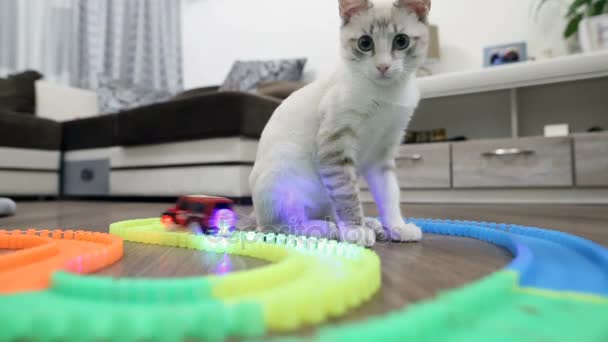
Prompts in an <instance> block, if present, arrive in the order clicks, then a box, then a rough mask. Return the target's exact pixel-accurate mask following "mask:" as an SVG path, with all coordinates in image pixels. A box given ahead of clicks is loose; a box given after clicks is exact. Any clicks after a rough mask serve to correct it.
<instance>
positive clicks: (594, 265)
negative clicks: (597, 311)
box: [407, 219, 608, 296]
mask: <svg viewBox="0 0 608 342" xmlns="http://www.w3.org/2000/svg"><path fill="white" fill-rule="evenodd" d="M407 221H408V222H412V223H415V224H416V225H418V226H419V227H421V228H422V230H423V231H424V232H425V233H428V234H440V235H452V236H462V237H469V238H474V239H478V240H481V241H486V242H489V243H492V244H495V245H498V246H501V247H503V248H505V249H507V250H508V251H509V252H510V253H511V254H513V255H514V257H515V258H514V260H513V261H512V262H511V264H510V265H509V266H508V269H510V270H513V271H516V272H518V273H519V275H520V277H519V282H520V283H519V285H520V286H521V287H527V288H535V289H543V290H552V291H559V292H572V293H581V294H591V295H599V296H608V249H606V248H605V247H603V246H601V245H598V244H596V243H594V242H592V241H589V240H586V239H583V238H580V237H578V236H574V235H570V234H566V233H563V232H558V231H551V230H546V229H540V228H535V227H523V226H515V225H507V224H498V223H486V222H483V223H481V222H470V221H467V222H463V221H441V220H427V219H407Z"/></svg>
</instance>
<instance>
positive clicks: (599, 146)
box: [574, 133, 608, 186]
mask: <svg viewBox="0 0 608 342" xmlns="http://www.w3.org/2000/svg"><path fill="white" fill-rule="evenodd" d="M574 158H575V169H576V171H575V174H576V185H578V186H608V133H602V134H585V135H576V136H574Z"/></svg>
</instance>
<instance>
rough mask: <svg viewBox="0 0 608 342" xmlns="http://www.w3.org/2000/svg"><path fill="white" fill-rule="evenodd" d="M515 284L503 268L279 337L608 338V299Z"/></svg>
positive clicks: (465, 341) (467, 341)
mask: <svg viewBox="0 0 608 342" xmlns="http://www.w3.org/2000/svg"><path fill="white" fill-rule="evenodd" d="M516 284H517V274H516V273H514V272H510V271H501V272H497V273H495V274H493V275H491V276H489V277H488V278H486V279H484V280H482V281H479V282H477V283H473V284H471V285H468V286H467V287H464V288H462V289H459V290H453V291H449V292H446V293H444V294H442V295H440V296H439V297H438V298H436V299H435V300H433V301H429V302H424V303H421V304H415V305H411V306H410V307H408V308H407V309H405V310H401V311H396V312H394V313H392V314H389V315H386V316H383V317H379V318H374V319H370V320H368V321H364V322H358V323H355V324H346V325H342V326H338V327H330V328H325V329H321V330H320V331H319V332H318V334H317V335H316V336H315V337H313V338H310V339H306V338H301V339H294V338H285V339H277V340H278V341H284V342H288V341H311V340H312V341H321V342H329V341H332V342H333V341H429V342H430V341H462V342H476V341H479V342H487V341H513V342H516V341H517V342H519V341H589V342H594V341H597V342H605V341H608V300H606V301H604V300H601V299H598V300H597V301H592V300H589V301H585V300H581V299H579V298H570V297H560V296H559V295H556V296H552V295H550V294H548V295H539V294H531V293H527V292H524V291H523V290H522V289H520V288H519V287H518V286H517V285H516ZM583 318H584V319H583Z"/></svg>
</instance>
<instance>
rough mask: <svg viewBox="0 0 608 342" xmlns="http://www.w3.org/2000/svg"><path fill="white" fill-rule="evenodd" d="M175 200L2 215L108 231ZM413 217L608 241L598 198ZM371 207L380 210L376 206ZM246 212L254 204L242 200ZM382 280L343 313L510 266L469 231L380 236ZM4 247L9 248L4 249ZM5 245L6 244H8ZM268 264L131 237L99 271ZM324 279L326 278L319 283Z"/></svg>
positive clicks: (59, 205)
mask: <svg viewBox="0 0 608 342" xmlns="http://www.w3.org/2000/svg"><path fill="white" fill-rule="evenodd" d="M169 205H170V204H168V203H165V204H163V203H108V202H26V203H19V212H18V214H17V215H16V216H14V217H10V218H0V227H2V228H5V229H6V228H8V229H23V228H30V227H34V228H48V229H54V228H62V229H85V230H93V231H102V232H106V231H107V230H108V225H109V224H110V223H112V222H116V221H120V220H125V219H135V218H147V217H156V216H159V214H160V213H161V211H162V210H164V209H166V208H167V207H168V206H169ZM404 210H405V214H406V215H407V216H410V217H433V218H450V219H462V220H476V221H489V222H509V223H514V224H520V225H530V226H538V227H546V228H552V229H557V230H562V231H566V232H571V233H574V234H577V235H580V236H583V237H586V238H589V239H591V240H594V241H596V242H599V243H601V244H604V245H608V207H597V206H595V207H592V206H580V207H578V206H530V205H526V206H498V205H488V206H479V205H476V206H464V205H457V206H448V205H423V206H419V205H412V206H405V208H404ZM366 211H367V214H368V215H375V214H376V213H375V210H374V209H373V208H372V207H367V208H366ZM238 212H239V214H240V216H243V217H245V216H247V215H248V214H249V213H250V212H251V208H250V207H239V208H238ZM374 249H375V250H376V252H377V253H378V254H379V255H380V257H381V259H382V266H383V286H382V289H381V291H380V293H379V294H378V295H376V296H375V297H374V298H373V299H372V300H371V302H369V303H367V304H365V305H364V306H362V307H361V308H359V309H358V310H355V311H354V312H353V313H351V314H350V315H348V316H347V317H345V318H344V319H341V320H340V321H349V320H357V319H361V318H366V317H369V316H371V315H378V314H384V313H387V312H389V311H392V310H394V309H398V308H402V307H404V306H405V305H407V304H408V303H412V302H416V301H420V300H423V299H428V298H431V297H433V296H434V295H436V294H437V293H439V292H440V291H443V290H447V289H450V288H454V287H458V286H462V285H464V284H466V283H469V282H471V281H474V280H476V279H479V278H481V277H483V276H485V275H487V274H489V273H491V272H493V271H496V270H498V269H500V268H502V267H503V266H505V265H506V264H507V263H509V261H510V260H511V256H510V255H509V253H507V252H506V251H505V250H503V249H501V248H498V247H495V246H493V245H489V244H486V243H482V242H479V241H476V240H471V239H464V238H451V237H443V236H433V235H427V236H425V238H424V240H423V241H422V242H421V243H417V244H381V245H377V246H376V247H375V248H374ZM0 253H3V252H1V251H0ZM4 253H6V251H5V252H4ZM262 265H264V262H262V261H259V260H254V259H250V258H242V257H231V256H227V255H216V254H208V253H201V252H197V251H190V250H183V249H176V248H165V247H156V246H148V245H142V244H135V243H126V245H125V257H124V259H123V260H122V261H120V262H119V263H117V264H116V265H114V266H112V267H110V268H108V269H106V270H104V271H102V272H100V274H102V275H107V276H115V277H118V276H120V277H146V278H154V277H188V276H197V275H204V274H217V273H224V272H232V271H237V270H242V269H249V268H254V267H259V266H262ZM320 286H322V284H320Z"/></svg>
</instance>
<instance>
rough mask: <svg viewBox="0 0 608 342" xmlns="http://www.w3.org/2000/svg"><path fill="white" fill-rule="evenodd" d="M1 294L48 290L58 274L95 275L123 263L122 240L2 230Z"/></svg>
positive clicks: (96, 235) (100, 235)
mask: <svg viewBox="0 0 608 342" xmlns="http://www.w3.org/2000/svg"><path fill="white" fill-rule="evenodd" d="M0 249H13V250H17V251H16V252H14V253H10V254H7V255H2V256H0V294H8V293H15V292H24V291H35V290H44V289H46V288H48V287H49V282H50V279H51V274H52V273H53V272H55V271H58V270H64V271H68V272H74V273H92V272H95V271H97V270H100V269H102V268H104V267H106V266H109V265H111V264H113V263H115V262H116V261H118V260H120V258H122V255H123V241H122V239H121V238H119V237H117V236H114V235H109V234H103V233H92V232H84V231H71V230H66V231H62V230H54V231H49V230H35V229H29V230H27V231H21V230H13V231H6V230H0Z"/></svg>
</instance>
